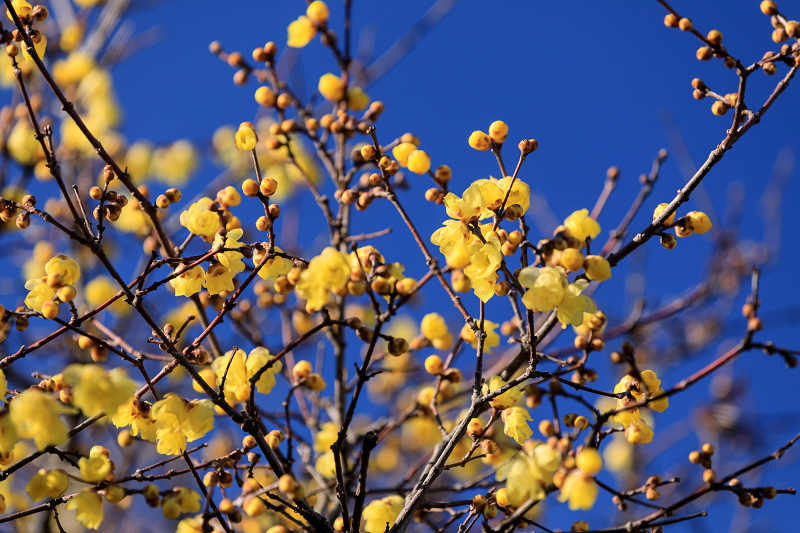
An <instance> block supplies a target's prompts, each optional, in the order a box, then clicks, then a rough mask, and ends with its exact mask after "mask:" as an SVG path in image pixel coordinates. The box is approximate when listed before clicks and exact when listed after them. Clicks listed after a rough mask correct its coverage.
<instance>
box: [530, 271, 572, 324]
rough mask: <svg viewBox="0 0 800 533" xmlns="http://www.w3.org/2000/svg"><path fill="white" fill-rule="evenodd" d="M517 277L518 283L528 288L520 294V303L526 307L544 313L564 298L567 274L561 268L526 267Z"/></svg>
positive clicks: (556, 305)
mask: <svg viewBox="0 0 800 533" xmlns="http://www.w3.org/2000/svg"><path fill="white" fill-rule="evenodd" d="M518 279H519V283H520V285H522V286H523V287H526V288H527V289H528V290H527V291H525V294H524V295H523V296H522V303H523V304H525V307H527V308H528V309H532V310H533V311H539V312H543V313H545V312H547V311H552V310H553V309H554V308H555V307H558V306H559V305H560V304H561V301H562V300H563V299H564V293H565V292H566V287H567V276H566V275H565V274H564V272H563V271H562V270H561V269H557V268H552V267H543V268H537V267H526V268H523V269H522V270H521V271H520V273H519V277H518ZM581 321H583V317H581Z"/></svg>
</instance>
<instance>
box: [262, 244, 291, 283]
mask: <svg viewBox="0 0 800 533" xmlns="http://www.w3.org/2000/svg"><path fill="white" fill-rule="evenodd" d="M275 251H276V252H279V253H283V250H281V249H280V248H278V247H277V246H276V247H275ZM264 255H266V248H262V249H260V250H259V249H258V248H256V249H254V250H253V266H256V265H258V264H259V263H260V262H261V260H262V259H264ZM291 269H292V262H291V261H289V260H288V259H286V258H284V257H279V256H274V257H272V258H271V259H267V261H266V263H264V266H263V267H261V270H259V271H258V275H259V277H260V278H261V279H270V278H273V279H274V278H277V277H279V276H285V275H286V274H287V273H288V272H289V271H290V270H291Z"/></svg>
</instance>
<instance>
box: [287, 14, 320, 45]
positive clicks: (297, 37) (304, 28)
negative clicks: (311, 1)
mask: <svg viewBox="0 0 800 533" xmlns="http://www.w3.org/2000/svg"><path fill="white" fill-rule="evenodd" d="M287 33H288V37H287V39H286V44H287V45H288V46H291V47H292V48H303V47H304V46H305V45H307V44H308V43H310V42H311V39H313V38H314V36H315V35H316V34H317V27H316V26H314V23H313V22H312V21H311V19H310V18H308V17H306V16H300V17H298V18H297V20H295V21H293V22H291V23H290V24H289V27H288V28H287Z"/></svg>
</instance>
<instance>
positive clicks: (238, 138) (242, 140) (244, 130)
mask: <svg viewBox="0 0 800 533" xmlns="http://www.w3.org/2000/svg"><path fill="white" fill-rule="evenodd" d="M234 141H235V143H236V149H237V150H246V151H248V152H249V151H250V150H252V149H253V148H255V147H256V143H257V142H258V136H257V135H256V130H255V127H254V126H253V124H252V123H251V122H242V123H241V124H239V130H238V131H237V132H236V134H235V135H234Z"/></svg>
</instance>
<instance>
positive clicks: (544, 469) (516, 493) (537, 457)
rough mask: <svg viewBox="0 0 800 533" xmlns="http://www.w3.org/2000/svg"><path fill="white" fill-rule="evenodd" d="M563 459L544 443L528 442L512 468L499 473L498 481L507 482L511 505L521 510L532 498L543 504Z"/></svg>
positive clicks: (503, 469) (506, 467) (513, 462)
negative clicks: (546, 489)
mask: <svg viewBox="0 0 800 533" xmlns="http://www.w3.org/2000/svg"><path fill="white" fill-rule="evenodd" d="M560 459H561V457H560V455H559V453H558V451H557V450H555V449H553V448H551V447H550V446H547V445H546V444H544V443H543V442H540V441H528V442H527V443H526V444H525V446H524V447H523V449H522V451H520V452H519V454H517V455H516V456H515V457H514V458H513V459H512V460H511V461H510V462H509V464H507V465H505V466H502V467H500V468H498V469H497V474H496V478H497V481H505V482H506V496H507V497H508V500H509V504H510V505H513V506H515V507H518V506H520V505H522V504H523V503H525V502H526V501H527V500H528V499H529V498H530V499H532V500H534V501H539V500H543V499H544V498H545V496H546V492H545V487H546V486H547V485H548V484H549V483H551V482H552V481H553V474H554V473H555V472H556V471H557V470H558V467H559V464H560Z"/></svg>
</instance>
